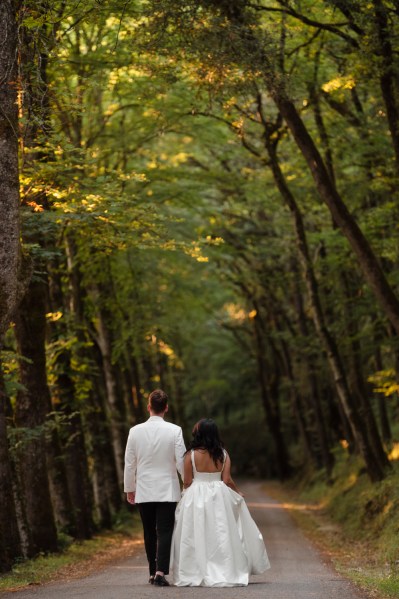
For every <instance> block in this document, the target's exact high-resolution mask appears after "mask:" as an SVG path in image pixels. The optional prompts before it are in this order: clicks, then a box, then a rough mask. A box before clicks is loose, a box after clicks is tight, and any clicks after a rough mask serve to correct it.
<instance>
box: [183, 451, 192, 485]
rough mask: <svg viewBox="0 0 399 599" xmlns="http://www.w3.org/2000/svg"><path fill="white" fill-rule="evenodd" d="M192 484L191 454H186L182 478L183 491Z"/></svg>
mask: <svg viewBox="0 0 399 599" xmlns="http://www.w3.org/2000/svg"><path fill="white" fill-rule="evenodd" d="M192 482H193V466H192V464H191V454H190V453H186V455H185V456H184V478H183V486H184V488H185V489H187V487H189V486H190V485H191V483H192Z"/></svg>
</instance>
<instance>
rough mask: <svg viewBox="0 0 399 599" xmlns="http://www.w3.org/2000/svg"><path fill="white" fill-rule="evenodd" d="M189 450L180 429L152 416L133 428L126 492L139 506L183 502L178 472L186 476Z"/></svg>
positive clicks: (126, 471)
mask: <svg viewBox="0 0 399 599" xmlns="http://www.w3.org/2000/svg"><path fill="white" fill-rule="evenodd" d="M185 451H186V448H185V445H184V441H183V433H182V430H181V428H180V426H176V424H172V423H171V422H165V420H164V419H163V418H162V417H161V416H151V417H150V418H149V419H148V420H147V421H146V422H144V423H143V424H137V425H136V426H134V427H133V428H131V429H130V432H129V437H128V440H127V445H126V452H125V493H129V492H135V493H136V499H135V500H136V503H145V502H148V501H179V500H180V496H181V492H180V485H179V479H178V476H177V470H178V471H179V472H180V474H181V476H182V477H183V460H184V452H185Z"/></svg>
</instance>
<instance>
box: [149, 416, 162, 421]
mask: <svg viewBox="0 0 399 599" xmlns="http://www.w3.org/2000/svg"><path fill="white" fill-rule="evenodd" d="M148 420H163V417H162V416H150V417H149V419H148Z"/></svg>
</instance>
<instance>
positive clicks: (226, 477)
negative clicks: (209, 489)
mask: <svg viewBox="0 0 399 599" xmlns="http://www.w3.org/2000/svg"><path fill="white" fill-rule="evenodd" d="M222 481H223V482H224V484H225V485H227V486H228V487H230V489H233V491H235V492H236V493H238V494H239V495H242V496H243V494H242V493H241V491H240V490H239V489H238V487H236V485H235V482H234V480H233V479H232V478H231V460H230V456H229V454H228V453H227V454H226V461H225V464H224V468H223V474H222Z"/></svg>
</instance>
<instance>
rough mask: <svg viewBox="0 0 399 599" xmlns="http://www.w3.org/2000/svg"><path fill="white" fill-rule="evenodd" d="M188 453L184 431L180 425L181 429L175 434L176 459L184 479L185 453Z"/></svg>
mask: <svg viewBox="0 0 399 599" xmlns="http://www.w3.org/2000/svg"><path fill="white" fill-rule="evenodd" d="M185 453H186V446H185V445H184V440H183V432H182V430H181V428H180V427H179V430H178V432H177V434H176V436H175V459H176V469H177V471H178V472H179V474H180V476H181V477H182V479H184V470H183V463H184V454H185Z"/></svg>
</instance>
